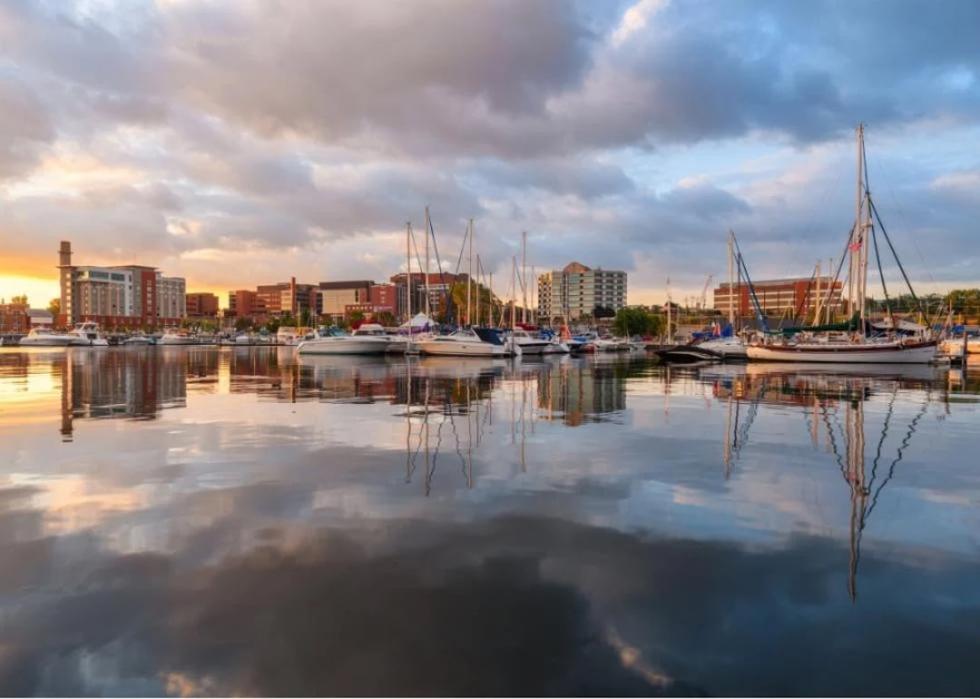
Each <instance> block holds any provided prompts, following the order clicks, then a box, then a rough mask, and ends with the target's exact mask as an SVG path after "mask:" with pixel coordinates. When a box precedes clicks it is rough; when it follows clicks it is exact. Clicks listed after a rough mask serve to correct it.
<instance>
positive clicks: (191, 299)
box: [186, 291, 218, 320]
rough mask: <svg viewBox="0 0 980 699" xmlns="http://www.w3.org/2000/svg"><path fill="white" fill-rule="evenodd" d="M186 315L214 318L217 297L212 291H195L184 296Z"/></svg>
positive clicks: (216, 315)
mask: <svg viewBox="0 0 980 699" xmlns="http://www.w3.org/2000/svg"><path fill="white" fill-rule="evenodd" d="M186 304H187V317H188V318H199V319H210V320H214V319H215V318H217V317H218V297H217V296H215V295H214V294H212V293H208V292H202V291H196V292H192V293H190V294H187V296H186Z"/></svg>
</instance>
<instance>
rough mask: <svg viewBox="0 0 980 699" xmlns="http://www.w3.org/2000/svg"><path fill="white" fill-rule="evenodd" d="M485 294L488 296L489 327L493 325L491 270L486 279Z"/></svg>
mask: <svg viewBox="0 0 980 699" xmlns="http://www.w3.org/2000/svg"><path fill="white" fill-rule="evenodd" d="M487 295H488V296H489V298H490V303H489V306H490V308H489V310H490V322H489V323H487V325H489V326H490V327H491V328H492V327H493V272H490V274H489V275H488V279H487Z"/></svg>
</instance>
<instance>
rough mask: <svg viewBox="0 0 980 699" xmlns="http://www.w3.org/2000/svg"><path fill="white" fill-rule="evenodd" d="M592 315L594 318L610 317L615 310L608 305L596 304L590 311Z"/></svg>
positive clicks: (614, 313)
mask: <svg viewBox="0 0 980 699" xmlns="http://www.w3.org/2000/svg"><path fill="white" fill-rule="evenodd" d="M592 315H594V316H595V317H596V318H612V317H614V316H615V315H616V311H614V310H613V309H611V308H609V307H608V306H596V307H595V309H593V311H592Z"/></svg>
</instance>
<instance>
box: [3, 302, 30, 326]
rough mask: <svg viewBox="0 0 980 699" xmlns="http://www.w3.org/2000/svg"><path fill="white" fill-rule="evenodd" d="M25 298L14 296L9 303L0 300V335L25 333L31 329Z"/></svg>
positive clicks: (28, 308)
mask: <svg viewBox="0 0 980 699" xmlns="http://www.w3.org/2000/svg"><path fill="white" fill-rule="evenodd" d="M30 310H31V309H30V306H29V305H28V303H27V298H26V297H23V296H15V297H14V298H13V299H11V301H10V303H6V302H4V301H3V300H0V335H8V334H9V335H26V334H27V333H28V332H30V329H31V317H30Z"/></svg>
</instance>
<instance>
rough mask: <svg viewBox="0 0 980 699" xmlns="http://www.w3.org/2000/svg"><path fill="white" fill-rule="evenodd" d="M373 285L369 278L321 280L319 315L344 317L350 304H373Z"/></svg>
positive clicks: (317, 294)
mask: <svg viewBox="0 0 980 699" xmlns="http://www.w3.org/2000/svg"><path fill="white" fill-rule="evenodd" d="M373 286H374V282H373V281H371V280H369V279H358V280H353V281H336V282H320V283H319V284H317V289H316V310H317V315H318V316H326V317H328V318H330V319H331V320H334V321H337V320H341V319H343V318H344V317H345V316H346V315H347V313H348V310H347V307H348V306H361V305H365V304H371V287H373Z"/></svg>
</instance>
